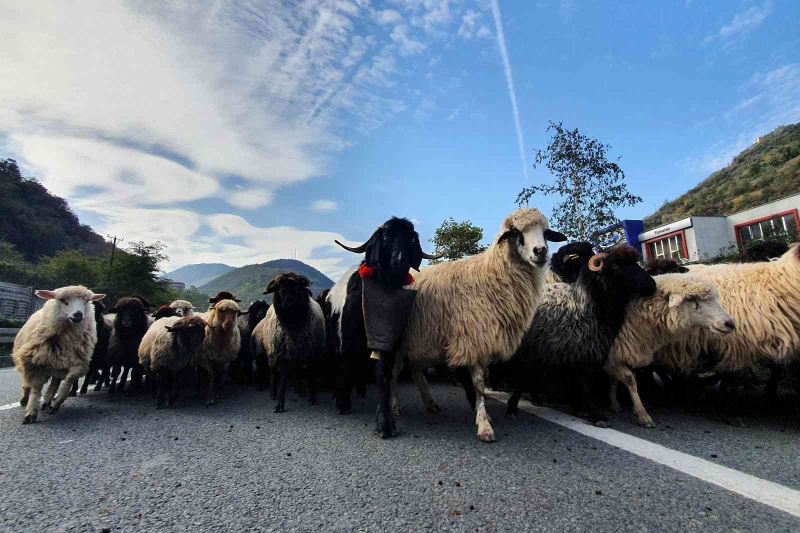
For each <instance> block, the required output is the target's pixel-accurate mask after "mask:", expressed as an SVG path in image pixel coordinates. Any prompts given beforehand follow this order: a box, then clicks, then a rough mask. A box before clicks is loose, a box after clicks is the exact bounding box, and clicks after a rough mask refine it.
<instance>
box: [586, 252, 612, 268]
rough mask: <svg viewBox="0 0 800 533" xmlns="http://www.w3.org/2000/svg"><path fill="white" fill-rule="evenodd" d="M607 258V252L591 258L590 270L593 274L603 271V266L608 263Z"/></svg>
mask: <svg viewBox="0 0 800 533" xmlns="http://www.w3.org/2000/svg"><path fill="white" fill-rule="evenodd" d="M606 257H608V254H607V253H605V252H601V253H599V254H594V255H593V256H592V257H590V258H589V270H591V271H592V272H600V271H601V270H603V266H604V265H605V263H606Z"/></svg>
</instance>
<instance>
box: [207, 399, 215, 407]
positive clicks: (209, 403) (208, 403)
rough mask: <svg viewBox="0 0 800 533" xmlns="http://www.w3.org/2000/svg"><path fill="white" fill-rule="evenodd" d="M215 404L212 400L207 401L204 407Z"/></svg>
mask: <svg viewBox="0 0 800 533" xmlns="http://www.w3.org/2000/svg"><path fill="white" fill-rule="evenodd" d="M216 403H217V402H215V401H214V400H208V401H207V402H206V407H211V406H212V405H214V404H216Z"/></svg>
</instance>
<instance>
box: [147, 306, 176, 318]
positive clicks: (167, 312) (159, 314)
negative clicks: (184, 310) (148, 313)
mask: <svg viewBox="0 0 800 533" xmlns="http://www.w3.org/2000/svg"><path fill="white" fill-rule="evenodd" d="M168 316H183V315H180V314H178V310H177V309H173V308H172V307H170V306H168V305H162V306H161V307H159V308H158V311H156V312H155V313H153V318H155V319H156V320H158V319H160V318H166V317H168Z"/></svg>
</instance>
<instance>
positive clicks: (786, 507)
mask: <svg viewBox="0 0 800 533" xmlns="http://www.w3.org/2000/svg"><path fill="white" fill-rule="evenodd" d="M486 394H487V396H489V397H491V398H494V399H495V400H497V401H499V402H502V403H506V401H507V400H508V397H509V396H510V395H509V394H508V393H505V392H498V391H486ZM519 408H520V409H522V410H523V411H525V412H527V413H530V414H532V415H535V416H538V417H540V418H544V419H545V420H548V421H550V422H553V423H554V424H558V425H559V426H563V427H565V428H567V429H571V430H572V431H576V432H578V433H580V434H581V435H586V436H587V437H591V438H593V439H596V440H599V441H601V442H605V443H606V444H610V445H611V446H614V447H615V448H619V449H621V450H625V451H626V452H630V453H632V454H635V455H638V456H639V457H643V458H645V459H649V460H651V461H654V462H656V463H659V464H662V465H664V466H668V467H669V468H672V469H674V470H677V471H678V472H683V473H684V474H688V475H690V476H692V477H696V478H697V479H700V480H702V481H706V482H708V483H712V484H714V485H716V486H718V487H722V488H723V489H726V490H729V491H731V492H735V493H736V494H739V495H741V496H744V497H745V498H748V499H750V500H753V501H756V502H759V503H763V504H764V505H769V506H770V507H774V508H775V509H778V510H781V511H784V512H786V513H789V514H791V515H794V516H797V517H800V491H798V490H795V489H791V488H789V487H784V486H783V485H779V484H777V483H774V482H772V481H767V480H765V479H761V478H757V477H755V476H751V475H750V474H745V473H744V472H739V471H738V470H734V469H733V468H728V467H726V466H722V465H718V464H716V463H712V462H711V461H706V460H705V459H700V458H699V457H695V456H694V455H689V454H688V453H683V452H679V451H677V450H673V449H671V448H667V447H666V446H662V445H660V444H656V443H654V442H650V441H648V440H644V439H640V438H638V437H634V436H632V435H628V434H627V433H623V432H621V431H616V430H614V429H609V428H598V427H595V426H592V425H590V424H587V423H586V421H585V420H583V419H580V418H576V417H574V416H570V415H567V414H565V413H562V412H561V411H557V410H555V409H550V408H549V407H541V406H538V405H533V404H532V403H530V402H528V401H526V400H522V401H520V402H519Z"/></svg>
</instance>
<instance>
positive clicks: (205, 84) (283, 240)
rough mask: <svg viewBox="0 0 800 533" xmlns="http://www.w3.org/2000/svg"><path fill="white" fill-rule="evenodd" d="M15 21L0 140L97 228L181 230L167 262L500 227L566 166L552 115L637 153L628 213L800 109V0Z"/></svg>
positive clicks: (330, 249) (53, 7)
mask: <svg viewBox="0 0 800 533" xmlns="http://www.w3.org/2000/svg"><path fill="white" fill-rule="evenodd" d="M0 20H3V24H4V27H5V28H6V31H4V34H5V36H6V37H5V38H4V39H2V40H0V56H2V57H3V58H4V60H3V61H2V62H0V80H1V81H0V143H2V144H0V149H1V150H2V154H0V155H2V156H4V157H14V158H16V159H18V160H19V161H20V163H21V164H22V166H23V169H24V170H25V171H26V172H27V173H28V174H30V175H34V176H37V177H38V178H40V179H41V180H42V181H43V182H44V183H45V185H47V186H48V187H49V188H51V189H52V190H53V191H54V192H56V193H57V194H60V195H62V196H64V197H66V198H67V199H68V200H69V201H70V203H71V204H72V205H73V206H74V207H75V210H76V211H77V213H78V214H79V216H80V217H81V219H82V220H83V221H85V222H87V223H89V224H91V225H92V226H93V227H95V229H96V230H98V231H100V232H102V233H107V234H115V235H120V236H122V237H124V238H125V239H127V240H139V239H145V240H156V239H158V240H162V241H164V242H165V243H166V244H167V245H168V253H169V255H170V256H171V260H170V262H169V264H167V265H165V267H167V269H169V268H174V267H177V266H181V265H184V264H187V263H192V262H212V261H214V262H216V261H219V262H225V263H228V264H231V265H236V266H238V265H244V264H249V263H254V262H261V261H265V260H268V259H274V258H278V257H290V256H295V257H297V258H298V259H302V260H305V261H307V262H309V263H310V264H312V265H314V266H316V267H318V268H320V269H321V270H322V271H323V272H325V273H327V274H329V275H331V276H334V277H335V276H336V275H338V274H339V273H340V272H341V271H342V270H343V269H344V268H346V267H347V266H348V265H349V264H351V263H353V261H354V259H356V258H355V257H353V256H352V255H350V254H347V253H346V252H342V251H340V250H338V249H337V248H335V247H334V245H333V244H332V241H333V239H334V238H343V239H345V240H347V241H351V242H354V241H362V240H364V239H366V238H367V237H368V236H369V234H370V233H371V232H372V231H373V229H374V228H375V227H376V226H377V225H378V224H380V223H381V222H382V221H383V220H385V219H386V218H388V217H389V216H391V215H399V216H407V217H409V218H412V219H413V220H415V221H416V223H417V228H418V230H419V232H420V234H421V236H422V238H423V239H424V240H427V239H428V238H429V237H430V235H431V234H432V232H433V230H434V228H435V227H436V226H438V225H439V224H440V223H441V222H442V220H444V219H445V218H447V217H450V216H452V217H455V218H456V219H470V220H472V221H473V222H474V223H476V224H478V225H479V226H481V227H483V228H484V229H485V236H486V238H487V240H488V239H490V238H491V237H492V236H493V235H494V233H495V231H496V229H497V228H498V226H499V224H500V222H501V220H502V219H503V218H504V216H505V215H506V214H507V213H508V212H510V211H511V210H513V209H514V207H515V204H514V200H515V198H516V195H517V193H518V192H519V190H520V189H521V188H522V187H523V186H525V185H529V184H530V183H532V182H534V181H536V182H541V181H543V180H547V179H548V176H547V175H546V174H545V173H544V172H543V171H542V170H541V169H536V170H533V169H532V168H531V164H532V161H533V150H534V148H537V147H543V146H544V145H545V144H546V141H547V134H546V131H545V130H546V126H547V122H548V121H549V120H555V121H562V122H563V123H564V124H565V126H567V127H570V128H572V127H578V128H580V129H581V130H583V131H584V132H586V133H588V134H590V135H592V136H595V137H597V138H599V139H600V140H602V141H604V142H606V143H608V144H610V145H611V146H612V148H611V152H610V154H611V155H612V156H615V157H616V156H621V157H622V160H621V164H622V167H623V169H624V170H625V172H626V174H627V177H628V182H629V187H630V189H631V190H632V191H633V192H635V193H636V194H639V195H640V196H642V198H643V199H644V201H643V202H642V204H640V205H638V206H636V207H633V208H630V209H625V210H623V211H621V212H620V213H619V215H620V217H622V218H635V217H642V216H644V215H646V214H648V213H650V212H652V211H653V210H654V209H655V208H657V207H658V206H659V205H660V204H661V203H662V202H663V201H664V200H666V199H669V198H673V197H675V196H678V195H679V194H681V193H682V192H684V191H685V190H687V189H689V188H691V187H692V186H693V185H695V184H696V183H698V182H699V181H700V180H702V179H703V178H704V177H706V176H707V175H708V174H709V173H710V172H712V171H713V170H716V169H718V168H721V167H722V166H724V165H726V164H727V163H728V162H729V161H730V159H731V157H732V156H733V155H735V154H736V153H738V152H739V151H740V150H741V149H743V148H744V147H746V146H748V145H749V144H751V143H752V142H753V140H754V139H755V138H756V137H757V136H758V135H760V134H763V133H767V132H768V131H770V130H772V129H773V128H775V127H776V126H778V125H780V124H788V123H793V122H798V121H800V32H798V31H797V30H798V28H800V4H798V3H797V2H794V1H755V2H753V1H744V0H742V1H735V0H733V1H724V2H708V1H702V0H691V1H689V0H685V1H675V2H605V1H594V2H589V1H587V2H580V1H577V0H575V1H567V0H562V1H534V0H531V1H514V2H510V1H502V0H501V1H499V2H495V1H492V0H386V1H378V0H328V1H319V0H317V1H306V2H281V1H276V0H266V1H251V2H221V1H219V2H208V3H204V2H195V1H191V2H189V1H187V2H171V3H155V2H153V3H149V2H143V3H140V2H131V3H125V2H112V1H105V0H103V1H97V2H91V1H82V2H77V3H72V4H70V5H69V7H67V3H61V2H49V3H48V2H36V1H19V2H10V1H8V0H0ZM498 29H502V32H498ZM514 100H516V107H515V106H514V104H513V101H514ZM554 202H555V199H553V198H537V199H535V200H533V201H532V202H531V205H532V206H536V207H539V208H541V209H542V210H544V211H545V213H547V214H549V212H550V208H551V206H552V204H553V203H554Z"/></svg>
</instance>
